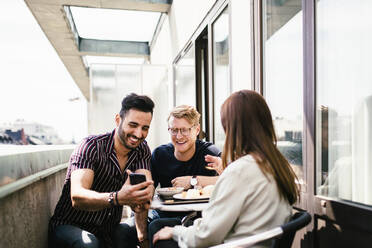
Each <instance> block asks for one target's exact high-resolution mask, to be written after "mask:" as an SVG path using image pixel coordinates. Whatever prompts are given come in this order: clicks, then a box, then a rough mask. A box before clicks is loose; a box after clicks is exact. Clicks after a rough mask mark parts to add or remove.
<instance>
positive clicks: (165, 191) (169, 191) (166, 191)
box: [156, 187, 183, 197]
mask: <svg viewBox="0 0 372 248" xmlns="http://www.w3.org/2000/svg"><path fill="white" fill-rule="evenodd" d="M156 191H157V192H158V194H159V195H161V196H164V197H171V196H172V195H174V194H178V193H181V192H182V191H183V187H168V188H159V189H157V190H156Z"/></svg>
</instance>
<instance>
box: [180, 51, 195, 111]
mask: <svg viewBox="0 0 372 248" xmlns="http://www.w3.org/2000/svg"><path fill="white" fill-rule="evenodd" d="M175 90H176V91H175V92H176V106H178V105H181V104H187V105H191V106H196V83H195V49H194V45H192V46H191V47H190V48H189V49H188V50H187V52H186V53H185V55H184V56H183V57H182V58H180V60H179V61H178V62H177V64H176V65H175Z"/></svg>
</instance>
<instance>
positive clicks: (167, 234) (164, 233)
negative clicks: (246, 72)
mask: <svg viewBox="0 0 372 248" xmlns="http://www.w3.org/2000/svg"><path fill="white" fill-rule="evenodd" d="M172 236H173V227H169V226H166V227H164V228H162V229H161V230H160V231H158V232H157V233H155V235H154V238H153V240H152V243H153V244H155V242H157V241H158V240H166V239H171V238H172Z"/></svg>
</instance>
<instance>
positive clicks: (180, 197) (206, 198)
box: [173, 193, 209, 201]
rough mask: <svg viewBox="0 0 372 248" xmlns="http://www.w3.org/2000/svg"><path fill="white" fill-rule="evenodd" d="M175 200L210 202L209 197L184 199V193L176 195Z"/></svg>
mask: <svg viewBox="0 0 372 248" xmlns="http://www.w3.org/2000/svg"><path fill="white" fill-rule="evenodd" d="M173 198H174V199H176V200H183V201H193V200H208V199H209V197H208V196H207V197H206V196H202V195H201V196H199V197H192V198H184V197H183V196H182V193H180V194H175V195H174V196H173Z"/></svg>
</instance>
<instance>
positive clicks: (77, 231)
mask: <svg viewBox="0 0 372 248" xmlns="http://www.w3.org/2000/svg"><path fill="white" fill-rule="evenodd" d="M131 231H132V230H131V229H130V228H128V226H127V225H124V224H118V226H117V227H116V228H115V231H114V233H113V235H112V240H113V245H114V247H120V248H124V247H134V248H135V247H137V239H134V240H133V239H132V234H131ZM135 237H136V238H137V236H135ZM103 247H105V246H104V244H103V242H102V241H100V240H99V239H98V238H97V237H96V236H95V235H94V234H92V233H90V232H88V231H85V230H83V229H81V228H79V227H76V226H72V225H61V226H57V227H56V228H55V230H54V232H52V233H50V235H49V248H103Z"/></svg>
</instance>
